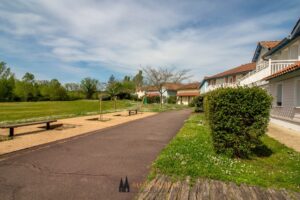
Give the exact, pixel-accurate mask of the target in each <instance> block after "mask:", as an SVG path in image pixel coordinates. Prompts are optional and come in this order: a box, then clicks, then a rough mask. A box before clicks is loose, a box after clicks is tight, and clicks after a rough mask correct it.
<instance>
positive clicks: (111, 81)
mask: <svg viewBox="0 0 300 200" xmlns="http://www.w3.org/2000/svg"><path fill="white" fill-rule="evenodd" d="M114 82H116V78H115V76H114V75H113V74H112V75H110V77H109V79H108V81H107V84H110V83H114Z"/></svg>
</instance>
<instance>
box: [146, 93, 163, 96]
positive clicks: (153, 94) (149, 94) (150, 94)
mask: <svg viewBox="0 0 300 200" xmlns="http://www.w3.org/2000/svg"><path fill="white" fill-rule="evenodd" d="M157 96H160V94H159V93H157V92H155V93H148V94H147V97H157Z"/></svg>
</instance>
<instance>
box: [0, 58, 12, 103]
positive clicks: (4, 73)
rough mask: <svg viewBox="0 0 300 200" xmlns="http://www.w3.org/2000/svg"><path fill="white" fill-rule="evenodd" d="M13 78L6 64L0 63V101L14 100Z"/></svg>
mask: <svg viewBox="0 0 300 200" xmlns="http://www.w3.org/2000/svg"><path fill="white" fill-rule="evenodd" d="M14 87H15V77H14V74H13V73H11V71H10V68H9V67H7V66H6V63H4V62H0V101H11V100H13V98H14V95H13V89H14Z"/></svg>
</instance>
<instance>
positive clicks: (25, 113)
mask: <svg viewBox="0 0 300 200" xmlns="http://www.w3.org/2000/svg"><path fill="white" fill-rule="evenodd" d="M140 104H141V102H134V101H129V100H119V101H117V111H120V110H124V109H128V108H135V107H137V106H139V105H140ZM185 107H186V106H180V105H176V104H166V105H163V108H162V109H161V108H160V104H148V105H143V107H142V111H144V112H163V111H167V110H178V109H182V108H185ZM102 109H103V112H104V113H105V112H114V111H115V110H114V103H113V102H112V101H103V104H102ZM97 113H99V101H98V100H78V101H42V102H9V103H0V124H7V123H15V122H25V121H36V120H43V119H49V118H51V119H52V118H53V119H61V118H67V117H75V116H81V115H92V114H97Z"/></svg>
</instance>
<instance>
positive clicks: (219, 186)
mask: <svg viewBox="0 0 300 200" xmlns="http://www.w3.org/2000/svg"><path fill="white" fill-rule="evenodd" d="M137 199H138V200H154V199H155V200H165V199H168V200H186V199H190V200H200V199H210V200H223V199H226V200H227V199H228V200H241V199H249V200H261V199H262V200H264V199H270V200H281V199H291V200H293V199H295V200H300V193H296V192H291V191H287V190H273V189H265V188H260V187H255V186H247V185H244V184H242V185H240V186H238V185H236V184H234V183H225V182H221V181H216V180H209V179H198V180H197V181H196V183H195V184H193V186H192V187H191V186H190V182H189V180H186V181H181V182H172V181H171V179H170V178H168V177H166V176H159V177H157V178H155V179H153V180H152V181H151V182H149V183H148V184H147V185H146V186H145V187H144V188H143V189H142V190H141V192H140V193H139V195H138V196H137Z"/></svg>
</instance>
